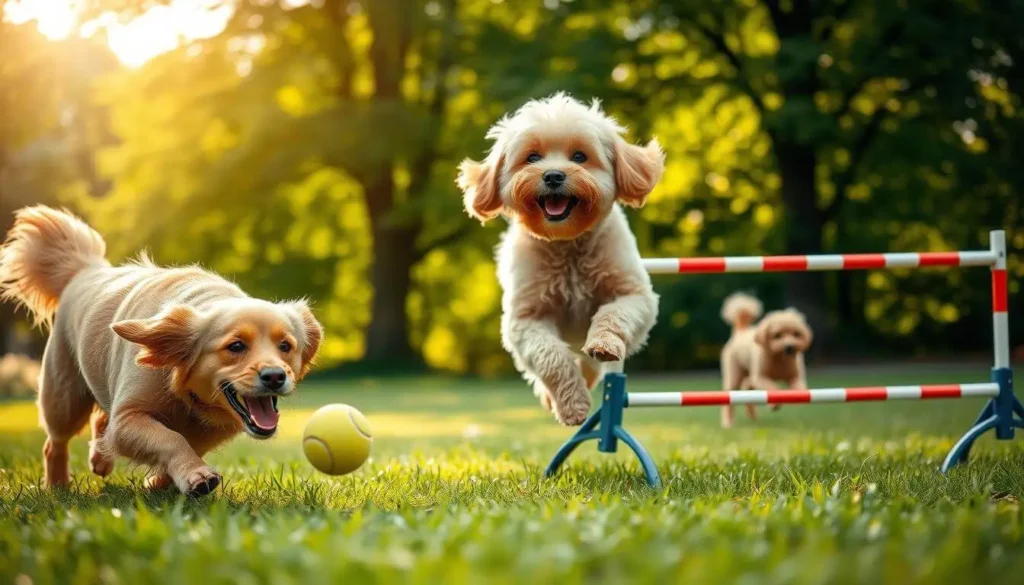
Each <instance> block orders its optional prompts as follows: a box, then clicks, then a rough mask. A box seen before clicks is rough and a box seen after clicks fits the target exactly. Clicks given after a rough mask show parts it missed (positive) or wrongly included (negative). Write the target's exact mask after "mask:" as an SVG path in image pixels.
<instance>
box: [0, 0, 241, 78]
mask: <svg viewBox="0 0 1024 585" xmlns="http://www.w3.org/2000/svg"><path fill="white" fill-rule="evenodd" d="M81 11H82V2H81V1H80V0H14V1H13V2H10V3H8V4H7V6H6V8H5V9H4V15H3V16H4V18H5V19H7V20H9V21H11V22H14V23H16V24H20V23H24V22H28V21H31V20H34V21H35V22H36V26H37V27H38V29H39V32H40V33H41V34H43V35H44V36H46V37H47V38H49V39H51V40H59V39H64V38H67V37H69V36H71V35H73V34H80V35H83V36H92V35H94V34H96V33H97V32H99V31H100V30H104V31H105V32H106V35H107V44H108V45H109V46H110V50H111V51H112V52H113V53H114V55H116V56H117V58H118V60H120V61H121V62H122V63H124V64H125V65H127V66H129V67H138V66H140V65H142V64H143V63H145V62H146V61H149V60H150V59H152V58H153V57H156V56H157V55H160V54H161V53H165V52H167V51H170V50H172V49H174V48H175V47H177V46H179V45H180V44H181V43H183V42H188V41H191V40H195V39H203V38H208V37H211V36H214V35H216V34H218V33H219V32H220V31H222V30H224V27H225V25H226V24H227V22H228V19H229V18H230V17H231V6H230V3H229V2H224V1H218V0H173V1H172V2H170V3H169V4H166V5H160V6H155V7H153V8H151V9H150V10H148V11H147V12H146V13H145V14H142V15H141V16H138V17H136V18H134V19H132V20H130V21H127V22H119V21H118V19H117V16H116V15H114V14H113V13H104V14H102V15H101V16H100V17H99V18H97V19H95V20H92V21H89V22H85V23H80V22H79V16H80V14H81Z"/></svg>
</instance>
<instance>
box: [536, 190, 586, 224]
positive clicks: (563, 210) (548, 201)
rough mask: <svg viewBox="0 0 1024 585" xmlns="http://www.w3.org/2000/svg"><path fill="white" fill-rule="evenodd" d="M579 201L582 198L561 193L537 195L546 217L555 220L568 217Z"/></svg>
mask: <svg viewBox="0 0 1024 585" xmlns="http://www.w3.org/2000/svg"><path fill="white" fill-rule="evenodd" d="M579 202H580V200H579V199H577V198H576V197H573V196H572V195H562V194H561V193H553V194H551V195H541V196H539V197H537V205H539V206H540V210H541V211H542V212H543V213H544V218H545V219H547V220H548V221H554V222H558V221H565V220H566V219H568V217H569V214H571V213H572V210H573V208H574V207H576V205H577V204H578V203H579Z"/></svg>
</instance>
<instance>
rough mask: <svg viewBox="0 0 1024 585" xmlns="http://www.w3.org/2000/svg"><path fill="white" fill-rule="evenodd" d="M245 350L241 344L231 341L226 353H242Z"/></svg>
mask: <svg viewBox="0 0 1024 585" xmlns="http://www.w3.org/2000/svg"><path fill="white" fill-rule="evenodd" d="M245 350H246V347H245V344H244V343H242V342H241V341H232V342H231V343H230V344H229V345H228V351H230V352H231V353H242V352H243V351H245Z"/></svg>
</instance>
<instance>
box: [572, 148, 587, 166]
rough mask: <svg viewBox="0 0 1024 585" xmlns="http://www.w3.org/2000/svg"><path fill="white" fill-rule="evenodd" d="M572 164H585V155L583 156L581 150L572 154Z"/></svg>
mask: <svg viewBox="0 0 1024 585" xmlns="http://www.w3.org/2000/svg"><path fill="white" fill-rule="evenodd" d="M572 162H574V163H576V164H580V165H581V164H583V163H585V162H587V155H585V154H583V151H582V150H577V151H576V152H574V153H572Z"/></svg>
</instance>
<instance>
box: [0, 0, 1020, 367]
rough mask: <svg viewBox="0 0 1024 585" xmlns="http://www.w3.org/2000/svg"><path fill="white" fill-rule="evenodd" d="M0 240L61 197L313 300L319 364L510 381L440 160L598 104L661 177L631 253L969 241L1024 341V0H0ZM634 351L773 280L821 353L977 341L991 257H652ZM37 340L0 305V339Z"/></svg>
mask: <svg viewBox="0 0 1024 585" xmlns="http://www.w3.org/2000/svg"><path fill="white" fill-rule="evenodd" d="M0 13H2V14H3V20H2V22H0V232H5V231H6V229H7V228H8V227H9V226H10V223H11V221H12V214H13V212H14V210H16V209H17V208H19V207H21V206H24V205H29V204H33V203H46V204H51V205H64V206H67V207H69V208H70V209H72V210H74V211H76V212H77V213H80V214H81V215H83V216H84V217H85V218H86V219H87V220H88V221H89V222H90V223H91V224H93V225H94V226H95V227H96V228H97V229H98V230H99V231H100V232H101V233H102V234H103V235H104V237H105V238H106V239H107V241H108V243H109V253H110V256H111V258H112V259H113V260H115V261H116V260H120V259H123V258H126V257H128V256H131V255H134V254H136V253H138V252H139V251H140V250H142V249H147V250H149V252H150V253H151V254H152V256H153V257H154V258H155V259H156V260H157V261H158V262H160V263H164V264H182V263H194V262H198V263H201V264H203V265H204V266H206V267H208V268H210V269H213V270H215V271H217V272H219V273H221V274H223V275H225V276H227V277H228V278H231V279H234V280H235V281H237V282H238V283H239V284H240V285H241V286H242V287H243V288H244V289H245V290H246V291H248V292H249V293H250V294H252V295H255V296H260V297H268V298H288V297H296V296H306V297H308V298H310V299H311V300H312V301H313V302H314V303H315V311H316V313H317V316H318V317H319V318H320V320H321V321H322V322H323V324H324V326H325V328H326V331H327V338H326V343H325V344H324V346H323V351H322V356H321V367H320V371H321V373H329V372H346V371H352V372H359V373H370V374H377V373H392V372H411V371H424V370H431V371H436V372H446V373H454V374H469V375H484V376H504V375H507V374H510V373H511V372H512V367H511V361H510V359H509V358H508V356H507V355H506V353H505V352H504V351H503V350H502V348H501V345H500V340H499V318H500V306H499V298H500V290H499V288H498V284H497V281H496V278H495V274H494V272H495V266H494V262H493V259H492V249H493V247H494V246H495V244H496V242H497V240H498V237H499V234H500V232H501V231H502V230H503V229H504V225H503V223H504V222H503V221H500V220H499V221H496V222H492V223H491V224H488V225H487V226H480V225H479V224H478V223H476V222H474V221H472V220H471V219H470V218H469V217H468V216H467V215H466V214H465V213H464V212H463V211H462V208H461V194H460V193H459V192H458V191H457V189H456V186H455V184H454V177H455V168H456V165H457V164H458V162H459V161H460V160H462V159H463V158H465V157H474V158H479V157H481V156H482V155H483V153H484V151H485V149H486V148H487V147H488V144H487V143H486V142H485V140H484V138H483V136H484V133H485V131H486V129H487V127H488V126H489V125H490V124H492V123H493V122H495V121H496V120H497V119H498V118H499V117H500V116H502V114H503V113H505V112H508V111H511V110H513V109H515V108H516V107H518V106H519V105H521V104H523V103H524V102H525V101H526V100H528V99H530V98H536V97H542V96H546V95H549V94H551V93H553V92H555V91H557V90H567V91H569V92H571V93H572V94H574V95H576V96H578V97H579V98H582V99H589V98H593V97H596V98H600V99H601V100H602V101H603V103H604V106H605V108H606V109H607V110H608V111H609V112H611V113H612V114H613V115H615V116H616V117H617V118H618V119H619V120H621V121H622V122H623V123H625V124H627V125H628V126H629V127H630V138H631V139H632V140H635V141H640V140H646V139H648V138H649V137H650V136H657V137H658V138H659V140H660V141H661V143H662V144H663V145H664V146H665V150H666V153H667V160H668V163H667V168H666V172H665V176H664V180H663V181H662V182H661V184H660V185H659V186H658V188H657V189H656V190H655V191H654V193H652V195H651V197H650V199H649V202H648V204H647V206H646V207H645V208H644V209H642V210H640V211H636V212H633V211H631V212H630V213H629V218H630V222H631V224H632V227H633V230H634V231H635V233H636V235H637V238H638V240H639V243H640V246H641V249H642V252H643V254H644V255H646V256H672V257H675V256H699V255H748V254H749V255H760V254H803V253H829V252H880V251H893V252H896V251H943V250H959V249H984V248H987V246H988V241H987V238H988V236H987V232H988V230H990V229H1005V230H1007V232H1008V245H1009V247H1010V249H1011V260H1010V265H1009V270H1010V273H1011V277H1010V295H1011V302H1010V306H1011V311H1010V315H1011V330H1012V331H1011V337H1012V338H1013V339H1017V340H1020V339H1022V338H1024V336H1022V334H1024V311H1018V310H1014V308H1015V307H1018V306H1020V302H1019V301H1020V298H1021V296H1020V285H1019V278H1020V276H1021V274H1022V272H1024V264H1022V263H1021V262H1020V261H1019V260H1018V259H1016V255H1018V254H1019V253H1020V252H1021V250H1022V249H1024V231H1022V230H1021V229H1020V228H1021V225H1022V223H1024V200H1022V196H1021V189H1022V187H1024V170H1022V169H1021V166H1020V153H1021V143H1022V141H1024V118H1022V116H1021V112H1020V108H1021V105H1022V104H1021V92H1022V87H1024V86H1022V83H1024V79H1022V74H1024V69H1022V66H1021V65H1022V63H1021V61H1022V59H1024V55H1022V49H1024V45H1022V43H1024V40H1022V37H1021V35H1020V30H1019V23H1020V22H1022V21H1024V6H1022V4H1021V3H1020V2H1008V3H1005V5H1004V8H1003V9H1001V10H998V11H997V10H995V9H987V8H984V7H982V6H981V5H979V4H978V3H976V2H972V1H967V0H957V1H947V0H943V1H930V0H928V1H913V2H911V1H907V0H902V1H893V2H872V1H866V0H849V1H841V0H790V1H788V2H785V1H784V2H773V1H758V0H736V1H714V2H706V1H701V2H696V1H685V0H678V1H655V0H636V1H629V2H626V1H620V2H608V1H605V2H601V1H596V0H572V1H567V0H543V1H540V0H517V1H511V0H505V1H502V0H433V1H429V2H417V1H412V0H373V1H363V2H358V1H348V0H313V1H303V0H281V1H274V0H266V1H217V0H202V1H186V0H174V1H170V2H160V1H132V0H82V1H75V0H34V1H33V0H0ZM656 285H657V290H658V292H659V293H660V294H661V314H660V317H659V321H658V325H657V327H656V329H655V331H654V333H653V334H652V337H651V343H650V346H649V348H648V349H647V350H646V351H645V352H644V353H642V354H641V355H639V356H638V357H637V358H636V359H635V360H633V361H632V362H631V366H630V369H631V370H680V369H688V368H704V367H709V366H713V365H714V364H715V361H716V360H717V355H718V350H719V348H720V347H721V345H722V343H724V341H725V340H726V338H727V335H728V330H727V328H726V326H725V325H724V324H723V323H722V322H721V319H720V317H719V308H720V305H721V302H722V300H723V298H724V297H725V296H726V295H727V294H728V293H729V292H731V291H733V290H736V289H745V290H749V291H752V292H756V294H757V295H759V296H760V297H762V298H763V299H764V301H765V302H766V305H767V306H768V307H769V308H771V307H780V306H782V305H784V304H792V305H795V306H797V307H798V308H800V309H801V310H803V311H804V312H806V313H807V315H808V316H809V318H810V321H811V324H812V325H813V327H814V328H815V330H816V332H817V334H818V335H817V339H816V346H815V348H814V349H813V351H812V356H811V361H812V363H826V362H849V361H861V360H871V361H879V360H882V361H894V360H906V359H910V358H914V359H925V360H936V359H941V360H949V359H951V358H953V357H955V358H964V359H966V358H969V357H972V356H983V355H984V354H985V353H986V351H987V350H988V348H989V347H990V344H991V319H990V293H989V287H988V276H987V274H985V272H984V271H969V272H968V271H961V270H950V271H944V270H939V271H913V272H911V271H895V272H857V273H850V272H843V273H828V274H822V273H808V274H789V275H782V274H771V275H728V276H689V277H682V278H667V279H661V278H659V279H657V280H656ZM43 341H44V338H43V336H42V335H41V334H40V333H38V332H33V331H31V329H30V327H29V323H28V321H27V320H26V318H25V316H24V315H23V314H16V313H15V312H14V310H13V307H11V306H10V305H3V306H0V355H2V354H4V353H7V352H10V353H23V354H27V355H30V356H36V355H38V354H39V353H40V351H41V348H42V344H43Z"/></svg>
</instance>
